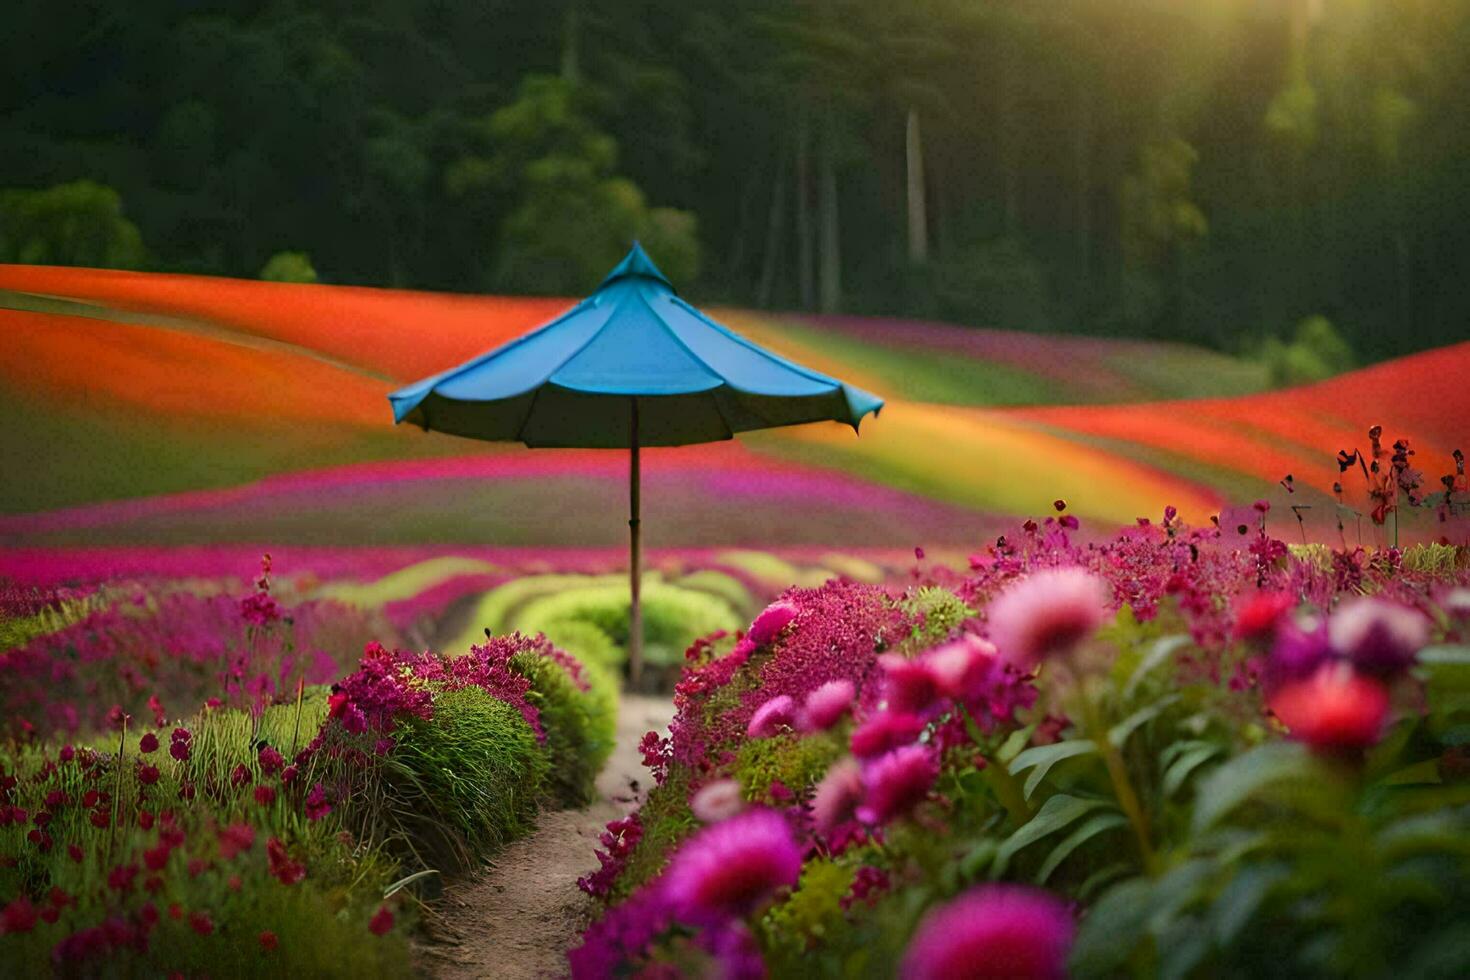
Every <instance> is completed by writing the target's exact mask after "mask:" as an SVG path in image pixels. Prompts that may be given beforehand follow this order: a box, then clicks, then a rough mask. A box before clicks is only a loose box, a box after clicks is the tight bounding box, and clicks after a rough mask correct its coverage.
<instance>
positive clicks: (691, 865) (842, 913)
mask: <svg viewBox="0 0 1470 980" xmlns="http://www.w3.org/2000/svg"><path fill="white" fill-rule="evenodd" d="M1076 529H1077V522H1076V520H1075V519H1074V518H1072V517H1071V516H1070V515H1068V514H1066V513H1063V514H1062V515H1061V516H1060V517H1052V518H1050V519H1048V520H1046V521H1045V522H1044V523H1042V524H1037V523H1036V522H1034V521H1028V522H1027V523H1026V526H1025V527H1024V528H1020V529H1018V530H1017V531H1016V532H1015V533H1013V534H1011V535H1007V537H1006V540H1005V543H1004V544H1000V545H997V546H995V547H992V548H990V549H987V551H986V552H985V553H983V554H979V555H976V556H975V557H974V558H973V559H972V562H971V568H970V570H969V571H968V572H967V573H965V574H950V573H937V574H934V575H931V576H927V577H924V578H921V579H920V580H919V581H917V582H915V583H913V584H911V585H910V586H908V587H907V588H904V589H901V590H899V589H894V588H884V587H880V586H866V585H859V584H855V583H851V582H831V583H828V584H826V585H823V586H821V587H818V588H796V589H791V590H789V591H787V592H786V593H785V594H784V595H783V596H782V597H781V598H780V599H779V600H778V601H776V602H775V603H773V604H771V605H770V606H768V607H767V608H766V609H765V610H764V611H763V612H761V613H760V614H759V615H758V616H757V617H756V618H755V619H754V621H753V622H752V623H751V625H750V627H749V629H748V630H747V631H744V632H743V633H742V634H737V635H733V636H726V637H722V638H716V639H714V640H712V641H708V642H701V643H698V644H696V645H694V646H693V647H691V648H690V650H689V652H688V656H687V661H686V663H685V666H684V670H683V674H682V677H681V679H680V681H679V683H678V686H677V687H676V688H675V706H676V709H677V714H676V716H675V719H674V722H673V724H672V725H671V726H670V729H669V731H668V732H667V734H662V733H658V732H649V733H648V735H647V736H646V738H645V739H644V742H643V745H642V749H643V752H644V759H645V762H646V764H647V765H648V767H649V769H650V770H651V772H652V775H653V777H654V780H655V783H656V785H655V788H653V789H652V790H651V791H650V793H649V795H648V798H647V800H646V801H645V802H644V803H643V805H642V807H641V809H639V810H638V811H637V812H635V813H633V814H631V815H630V816H628V817H626V818H622V819H619V820H617V821H614V822H613V823H610V824H609V825H608V827H607V829H606V832H605V833H604V835H603V837H602V841H601V844H602V847H601V849H600V850H599V852H598V855H597V857H598V861H599V867H598V870H596V871H595V872H593V873H591V874H589V875H588V876H587V877H585V878H584V879H583V880H582V882H581V885H582V887H583V889H584V890H585V891H587V892H588V893H589V894H591V895H593V896H595V897H596V899H597V901H598V902H599V904H600V907H601V912H600V915H599V916H598V917H597V919H596V920H595V921H594V922H593V924H592V925H591V926H590V927H589V928H588V929H587V931H586V933H585V934H584V935H583V937H582V939H581V942H580V944H579V945H577V946H576V947H575V948H574V949H573V950H572V951H571V953H570V956H569V963H570V968H571V972H572V975H573V976H576V977H608V976H726V977H760V976H766V975H772V976H803V977H807V976H839V977H840V976H847V977H856V976H894V975H897V976H901V977H912V978H931V977H961V976H963V977H972V976H995V977H1030V978H1043V977H1061V976H1066V975H1074V976H1079V977H1091V976H1098V977H1108V976H1119V975H1133V976H1246V975H1262V974H1270V975H1278V974H1282V973H1290V974H1292V975H1302V976H1364V977H1369V976H1383V975H1387V974H1388V973H1389V972H1392V973H1394V974H1396V975H1400V976H1412V977H1452V976H1458V975H1461V973H1462V970H1463V965H1464V962H1465V960H1464V955H1465V951H1466V949H1467V943H1470V918H1467V916H1466V908H1467V907H1470V905H1467V903H1470V860H1467V855H1466V852H1465V849H1464V840H1465V835H1466V833H1467V831H1470V778H1467V777H1470V758H1467V756H1466V753H1465V734H1466V731H1467V728H1466V725H1467V722H1470V700H1467V698H1470V645H1467V642H1470V560H1467V558H1466V554H1465V551H1464V550H1463V549H1455V548H1449V547H1443V546H1429V547H1418V548H1414V549H1410V550H1409V551H1405V552H1400V551H1394V550H1387V551H1376V552H1371V553H1370V552H1366V551H1364V550H1362V549H1357V550H1347V551H1337V552H1332V551H1329V550H1327V549H1318V548H1298V549H1292V548H1289V547H1288V546H1287V545H1286V544H1284V543H1283V542H1282V541H1280V540H1278V539H1276V538H1274V537H1271V536H1270V535H1268V534H1266V533H1264V532H1261V531H1256V532H1252V533H1251V534H1250V535H1248V536H1247V537H1246V539H1245V540H1244V541H1240V540H1238V539H1237V536H1236V535H1235V534H1233V533H1231V532H1229V531H1226V532H1222V531H1221V530H1219V529H1216V528H1213V527H1211V528H1207V529H1193V528H1190V527H1188V526H1186V525H1185V524H1183V523H1182V522H1181V521H1180V520H1179V518H1178V516H1177V514H1176V513H1175V512H1173V511H1172V510H1171V511H1170V512H1169V513H1167V514H1166V515H1165V517H1164V520H1163V521H1162V522H1161V523H1152V524H1147V525H1140V526H1138V527H1135V528H1133V529H1130V530H1127V531H1124V532H1122V533H1121V534H1118V535H1117V536H1115V537H1112V538H1110V539H1108V540H1106V541H1104V542H1102V543H1097V542H1093V543H1090V544H1087V545H1083V544H1079V543H1077V542H1076V541H1075V540H1074V535H1075V533H1076Z"/></svg>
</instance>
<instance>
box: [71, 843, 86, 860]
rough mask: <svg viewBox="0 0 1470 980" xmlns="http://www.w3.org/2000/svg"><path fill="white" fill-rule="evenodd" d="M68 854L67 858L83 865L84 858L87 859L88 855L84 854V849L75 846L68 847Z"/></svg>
mask: <svg viewBox="0 0 1470 980" xmlns="http://www.w3.org/2000/svg"><path fill="white" fill-rule="evenodd" d="M66 853H67V856H68V857H70V858H71V859H72V860H73V861H75V862H76V863H77V864H81V863H82V858H84V857H86V855H85V854H83V853H82V849H81V848H80V847H78V846H76V845H75V844H68V845H66Z"/></svg>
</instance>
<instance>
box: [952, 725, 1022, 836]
mask: <svg viewBox="0 0 1470 980" xmlns="http://www.w3.org/2000/svg"><path fill="white" fill-rule="evenodd" d="M959 709H960V717H962V718H964V720H965V731H966V732H968V733H969V735H970V740H971V741H973V742H974V743H975V744H976V745H977V746H979V747H980V748H982V749H983V748H985V734H984V733H983V732H982V731H980V726H979V725H977V724H975V719H974V718H972V717H971V716H970V710H969V709H968V708H966V707H965V706H964V705H960V706H959ZM986 761H987V762H988V763H989V765H987V766H986V767H985V768H984V769H982V770H981V772H980V775H981V778H982V779H984V780H985V782H986V784H987V785H989V786H990V790H991V792H993V793H994V794H995V797H996V799H998V800H1000V803H1001V806H1003V807H1005V808H1006V812H1007V813H1009V814H1010V815H1011V819H1012V820H1014V821H1015V822H1016V824H1017V825H1018V826H1019V825H1020V824H1023V823H1026V822H1027V821H1028V820H1030V819H1031V817H1032V816H1033V814H1032V812H1031V805H1030V804H1029V803H1027V802H1026V794H1025V793H1023V792H1021V784H1020V783H1019V782H1017V780H1016V777H1015V776H1013V775H1011V770H1010V768H1009V767H1007V766H1006V764H1005V763H1004V762H1001V761H1000V760H999V759H987V760H986Z"/></svg>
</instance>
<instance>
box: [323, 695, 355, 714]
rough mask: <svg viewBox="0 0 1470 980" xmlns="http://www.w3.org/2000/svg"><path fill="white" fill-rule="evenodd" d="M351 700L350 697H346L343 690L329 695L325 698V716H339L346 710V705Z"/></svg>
mask: <svg viewBox="0 0 1470 980" xmlns="http://www.w3.org/2000/svg"><path fill="white" fill-rule="evenodd" d="M351 702H352V699H351V698H350V697H348V696H347V694H346V693H345V692H343V691H338V692H336V693H335V694H333V695H332V696H331V697H329V698H327V717H328V718H341V717H342V713H343V712H344V711H346V710H347V705H348V704H350V703H351Z"/></svg>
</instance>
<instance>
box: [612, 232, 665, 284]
mask: <svg viewBox="0 0 1470 980" xmlns="http://www.w3.org/2000/svg"><path fill="white" fill-rule="evenodd" d="M630 276H641V277H642V278H644V279H653V280H655V281H657V282H661V283H663V284H664V285H665V286H667V287H669V289H671V290H672V289H673V288H674V284H673V283H671V282H669V277H668V276H666V275H664V274H663V272H662V271H660V270H659V267H658V266H656V265H654V264H653V259H651V258H649V257H648V253H647V252H645V251H644V250H643V246H642V245H641V244H639V242H638V240H637V239H634V240H633V247H632V248H630V249H628V254H627V255H625V256H623V261H621V262H619V263H618V264H617V265H615V266H613V270H612V271H611V272H609V273H608V274H607V278H606V279H604V280H602V285H601V286H599V287H598V288H599V289H605V288H606V287H608V286H609V285H611V284H612V283H614V282H617V281H618V280H619V279H626V278H628V277H630Z"/></svg>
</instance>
